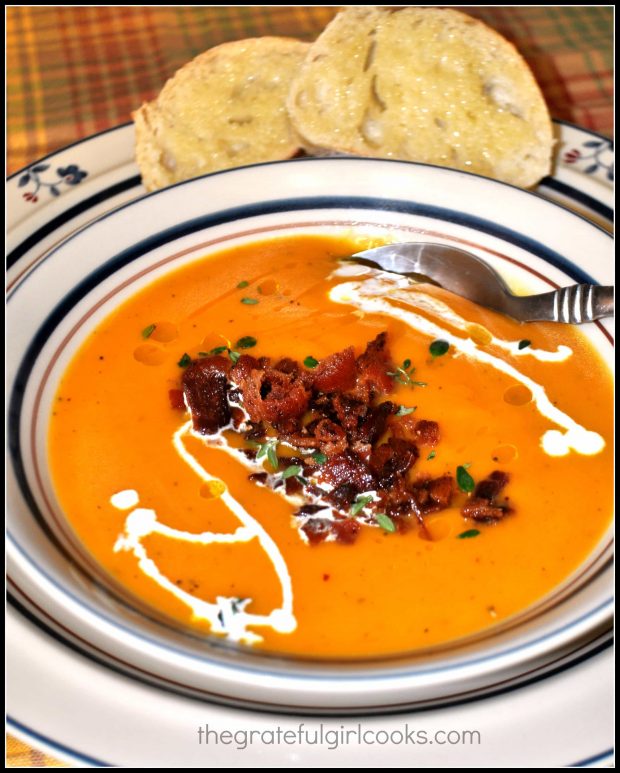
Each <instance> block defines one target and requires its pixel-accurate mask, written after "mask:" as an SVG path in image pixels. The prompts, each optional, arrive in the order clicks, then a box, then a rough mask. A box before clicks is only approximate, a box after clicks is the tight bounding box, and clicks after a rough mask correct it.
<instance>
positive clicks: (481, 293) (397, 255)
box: [351, 242, 614, 325]
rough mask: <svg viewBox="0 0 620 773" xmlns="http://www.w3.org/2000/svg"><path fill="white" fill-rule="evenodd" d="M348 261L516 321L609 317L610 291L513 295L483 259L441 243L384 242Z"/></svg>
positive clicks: (575, 288)
mask: <svg viewBox="0 0 620 773" xmlns="http://www.w3.org/2000/svg"><path fill="white" fill-rule="evenodd" d="M351 260H353V261H354V262H356V263H364V264H366V265H371V266H378V267H379V268H381V269H383V270H384V271H389V272H391V273H394V274H403V275H405V276H411V277H412V278H414V279H416V280H420V279H422V280H424V281H427V282H428V281H429V280H430V281H431V282H432V283H433V284H438V285H440V286H441V287H443V288H445V289H446V290H450V291H451V292H453V293H455V294H456V295H460V296H462V297H463V298H467V299H468V300H470V301H473V302H474V303H477V304H479V305H480V306H485V307H486V308H489V309H493V310H495V311H499V312H501V313H503V314H506V315H508V316H509V317H512V318H513V319H515V320H517V321H518V322H539V321H547V322H566V323H570V324H574V325H579V324H582V323H584V322H592V321H593V320H595V319H601V318H603V317H611V316H613V314H614V298H613V296H614V291H613V287H610V286H601V285H589V284H578V285H569V286H568V287H562V288H560V289H559V290H554V291H552V292H549V293H541V294H538V295H514V293H512V292H511V291H510V289H509V287H508V286H507V285H506V283H505V282H504V280H503V279H502V277H501V276H500V275H499V274H498V273H497V272H496V271H495V270H494V269H492V268H491V266H489V265H488V264H487V263H485V262H484V261H483V260H481V259H480V258H477V257H476V256H475V255H472V254H471V253H469V252H466V251H465V250H461V249H459V248H458V247H451V246H448V245H445V244H434V243H431V242H405V243H401V244H388V245H385V246H383V247H375V248H374V249H371V250H364V251H362V252H356V253H355V254H354V255H352V256H351Z"/></svg>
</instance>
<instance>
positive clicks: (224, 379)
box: [183, 357, 231, 435]
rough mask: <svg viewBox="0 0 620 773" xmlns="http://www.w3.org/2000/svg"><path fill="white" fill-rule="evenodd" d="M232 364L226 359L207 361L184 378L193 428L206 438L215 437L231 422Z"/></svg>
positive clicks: (195, 364)
mask: <svg viewBox="0 0 620 773" xmlns="http://www.w3.org/2000/svg"><path fill="white" fill-rule="evenodd" d="M230 364H231V363H230V360H227V359H225V358H224V357H206V358H204V359H202V360H197V361H196V362H193V363H191V365H189V366H188V367H187V368H186V370H185V373H184V374H183V393H184V395H185V400H186V401H187V405H188V407H189V410H190V412H191V415H192V424H193V427H194V429H195V430H196V431H197V432H200V433H202V434H203V435H214V434H215V433H216V432H217V431H218V430H219V429H221V428H222V427H225V426H226V425H227V424H228V423H229V421H230V406H229V404H228V395H227V392H228V373H229V371H230Z"/></svg>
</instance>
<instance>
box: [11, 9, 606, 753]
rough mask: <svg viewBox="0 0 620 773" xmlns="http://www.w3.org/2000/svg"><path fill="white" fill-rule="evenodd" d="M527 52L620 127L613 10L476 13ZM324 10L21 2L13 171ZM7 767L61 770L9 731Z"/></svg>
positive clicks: (590, 111)
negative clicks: (183, 71)
mask: <svg viewBox="0 0 620 773" xmlns="http://www.w3.org/2000/svg"><path fill="white" fill-rule="evenodd" d="M465 10H466V11H467V13H469V14H471V15H472V16H476V17H478V18H479V19H482V20H483V21H485V22H487V23H488V24H489V25H490V26H492V27H494V28H495V29H497V30H498V31H499V32H501V33H502V34H503V35H504V36H505V37H507V38H508V39H509V40H511V41H512V42H513V43H514V44H515V45H516V46H517V48H518V49H519V51H520V52H521V53H522V55H523V56H524V57H525V59H526V60H527V62H528V63H529V65H530V66H531V68H532V70H533V71H534V74H535V75H536V77H537V79H538V82H539V84H540V86H541V88H542V91H543V93H544V95H545V98H546V100H547V103H548V105H549V108H550V111H551V114H552V116H553V117H554V118H562V119H565V120H568V121H572V122H573V123H576V124H578V125H581V126H584V127H585V128H589V129H594V130H596V131H599V132H601V133H602V134H607V135H610V136H611V134H612V132H613V70H612V67H613V21H614V20H613V7H612V6H589V7H586V6H578V7H575V6H573V7H553V6H544V7H543V6H532V7H527V6H525V7H510V6H503V7H493V6H484V7H474V6H472V7H468V8H466V9H465ZM336 12H337V8H334V7H325V6H312V7H310V6H309V7H305V6H289V7H286V6H284V7H281V6H275V7H263V6H251V7H231V6H219V7H218V6H203V7H193V6H168V7H157V6H150V7H144V6H133V7H131V6H116V7H106V6H90V7H69V6H40V7H37V6H20V7H10V6H9V7H8V8H7V11H6V22H7V31H6V51H7V173H9V174H10V173H12V172H14V171H16V170H17V169H20V168H21V167H23V166H25V165H26V164H30V163H31V162H33V161H34V160H36V159H38V158H40V157H41V156H44V155H46V154H47V153H50V152H51V151H53V150H56V149H58V148H61V147H63V146H64V145H67V144H69V143H71V142H74V141H75V140H78V139H82V138H84V137H87V136H89V135H91V134H94V133H95V132H99V131H101V130H103V129H107V128H109V127H111V126H116V125H118V124H121V123H124V122H126V121H128V120H130V113H131V111H132V110H134V109H135V108H137V107H139V105H140V104H141V103H142V102H143V101H144V100H148V99H151V98H153V97H154V96H155V95H156V94H157V93H158V92H159V90H160V89H161V87H162V86H163V84H164V83H165V82H166V80H167V79H168V78H169V77H170V76H171V75H172V74H173V73H174V72H175V70H176V69H177V68H179V67H180V66H181V65H183V64H185V62H187V61H189V60H190V59H191V58H192V57H194V56H195V55H196V54H198V53H200V52H202V51H204V50H205V49H207V48H210V47H211V46H214V45H217V44H218V43H223V42H225V41H229V40H236V39H240V38H245V37H253V36H260V35H290V36H294V37H299V38H302V39H304V40H313V39H314V38H315V37H316V35H317V34H318V33H319V32H320V31H321V30H322V29H323V27H324V26H325V24H327V22H328V21H329V20H330V19H331V18H332V17H333V16H334V14H335V13H336ZM7 756H8V765H9V766H10V767H49V766H58V765H59V763H57V762H55V761H54V760H52V759H51V758H49V757H47V756H45V755H44V754H42V753H41V752H38V751H36V750H33V749H31V748H30V747H28V746H27V745H26V744H23V743H21V742H20V741H17V740H16V739H14V738H11V737H10V736H9V737H8V739H7Z"/></svg>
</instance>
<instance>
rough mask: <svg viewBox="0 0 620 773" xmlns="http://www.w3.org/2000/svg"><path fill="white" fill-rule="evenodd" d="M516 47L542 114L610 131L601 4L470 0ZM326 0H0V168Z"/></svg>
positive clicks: (313, 12) (321, 13)
mask: <svg viewBox="0 0 620 773" xmlns="http://www.w3.org/2000/svg"><path fill="white" fill-rule="evenodd" d="M466 10H467V12H468V13H470V14H471V15H473V16H477V17H478V18H480V19H482V20H483V21H485V22H487V23H488V24H490V25H491V26H492V27H494V28H495V29H497V30H499V31H500V32H501V33H502V34H503V35H504V36H505V37H507V38H508V39H509V40H511V41H512V42H513V43H515V45H516V46H517V48H518V49H519V50H520V51H521V53H522V54H523V56H524V57H525V59H526V60H527V61H528V63H529V64H530V66H531V67H532V69H533V71H534V73H535V75H536V77H537V78H538V82H539V83H540V86H541V88H542V90H543V93H544V95H545V97H546V99H547V102H548V104H549V107H550V110H551V114H552V116H553V117H554V118H563V119H565V120H568V121H572V122H573V123H576V124H579V125H581V126H584V127H585V128H589V129H594V130H596V131H599V132H601V133H603V134H608V135H611V133H612V128H613V102H612V99H613V80H612V75H613V73H612V66H613V65H612V63H613V45H612V44H613V8H612V7H611V6H605V7H604V6H592V7H585V6H580V7H550V6H544V7H542V6H533V7H519V8H517V7H473V6H472V7H470V8H467V9H466ZM336 11H337V9H336V8H332V7H320V6H319V7H303V6H292V7H290V6H289V7H279V6H278V7H258V6H254V7H227V6H222V7H217V6H210V7H209V6H203V7H192V6H169V7H164V8H160V7H157V6H151V7H139V6H138V7H123V6H117V7H105V6H91V7H88V8H84V7H82V8H81V7H67V6H47V7H36V6H22V7H14V8H11V7H8V8H7V14H6V19H7V42H6V48H7V112H8V120H7V135H8V141H7V151H8V158H7V167H8V169H7V171H8V172H9V173H11V172H13V171H15V170H17V169H19V168H21V167H22V166H25V165H26V164H29V163H31V162H32V161H35V160H36V159H37V158H40V157H41V156H43V155H46V154H47V153H49V152H50V151H52V150H55V149H57V148H60V147H62V146H63V145H67V144H68V143H70V142H74V141H75V140H78V139H82V138H83V137H87V136H89V135H91V134H94V133H95V132H98V131H101V130H102V129H107V128H109V127H110V126H116V125H118V124H120V123H124V122H126V121H128V120H130V113H131V111H132V110H133V109H135V108H136V107H138V106H139V105H140V104H141V103H142V101H144V100H146V99H151V98H152V97H154V96H155V95H156V94H157V93H158V91H159V90H160V89H161V87H162V86H163V84H164V83H165V82H166V80H167V79H168V78H169V77H170V76H171V75H172V74H173V73H174V72H175V70H176V69H177V68H178V67H180V66H181V65H182V64H184V63H185V62H187V61H188V60H189V59H191V58H192V57H194V56H195V55H196V54H198V53H200V52H201V51H204V50H205V49H207V48H209V47H211V46H213V45H217V44H218V43H223V42H225V41H228V40H235V39H239V38H244V37H252V36H258V35H292V36H295V37H300V38H303V39H305V40H312V39H313V38H314V37H315V36H316V35H317V34H318V33H319V32H320V31H321V30H322V28H323V27H324V26H325V24H326V23H327V22H328V21H329V20H330V19H331V18H332V17H333V16H334V14H335V13H336Z"/></svg>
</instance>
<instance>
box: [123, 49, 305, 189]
mask: <svg viewBox="0 0 620 773" xmlns="http://www.w3.org/2000/svg"><path fill="white" fill-rule="evenodd" d="M309 47H310V46H309V44H308V43H303V42H301V41H299V40H294V39H292V38H278V37H263V38H251V39H248V40H238V41H234V42H231V43H224V44H222V45H220V46H217V47H215V48H212V49H210V50H209V51H206V52H205V53H204V54H201V55H200V56H197V57H196V58H195V59H193V60H192V61H191V62H189V63H188V64H186V65H185V66H184V67H182V68H181V69H180V70H179V71H178V72H177V73H176V74H175V75H174V76H173V77H172V78H170V80H169V81H168V82H167V83H166V84H165V86H164V87H163V89H162V91H161V92H160V94H159V95H158V96H157V97H156V99H154V100H153V101H152V102H149V103H146V104H144V105H143V106H142V107H141V108H140V109H139V110H137V111H136V112H135V113H134V114H133V116H132V117H133V119H134V122H135V128H136V161H137V163H138V166H139V168H140V172H141V174H142V180H143V183H144V185H145V187H146V188H147V189H148V190H156V189H157V188H163V187H165V186H167V185H171V184H173V183H176V182H180V181H182V180H187V179H190V178H192V177H197V176H199V175H201V174H206V173H208V172H214V171H218V170H220V169H227V168H230V167H233V166H242V165H245V164H252V163H257V162H262V161H277V160H281V159H286V158H290V157H291V156H294V155H295V154H296V153H297V152H298V151H299V149H300V143H299V137H298V136H297V134H296V132H295V130H294V129H293V127H292V125H291V123H290V121H289V117H288V112H287V110H286V104H285V103H286V97H287V95H288V91H289V87H290V82H291V79H292V77H293V75H294V74H295V72H296V70H297V68H298V67H299V65H300V64H301V62H302V61H303V59H304V57H305V55H306V53H307V52H308V49H309Z"/></svg>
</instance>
